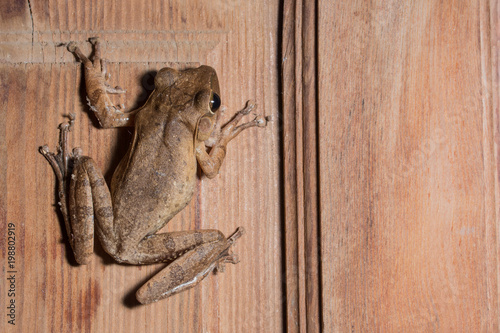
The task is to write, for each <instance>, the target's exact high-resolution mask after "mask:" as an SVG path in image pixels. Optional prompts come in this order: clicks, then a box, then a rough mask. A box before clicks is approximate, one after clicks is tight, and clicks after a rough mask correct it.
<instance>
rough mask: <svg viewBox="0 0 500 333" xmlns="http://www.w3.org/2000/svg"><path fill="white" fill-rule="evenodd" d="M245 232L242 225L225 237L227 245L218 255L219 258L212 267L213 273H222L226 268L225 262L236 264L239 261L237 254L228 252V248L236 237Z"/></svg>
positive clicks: (234, 241)
mask: <svg viewBox="0 0 500 333" xmlns="http://www.w3.org/2000/svg"><path fill="white" fill-rule="evenodd" d="M244 234H245V229H243V227H238V228H237V229H236V230H235V231H234V232H233V234H232V235H231V236H229V237H228V238H227V243H228V244H229V247H227V248H226V249H225V250H224V251H222V252H221V254H220V255H219V259H218V260H217V263H216V265H215V267H214V273H224V271H225V269H226V264H233V265H236V264H237V263H239V262H240V260H239V258H238V256H237V255H236V254H232V253H229V249H230V248H231V246H232V245H233V244H234V243H236V241H237V240H238V238H240V237H241V236H243V235H244Z"/></svg>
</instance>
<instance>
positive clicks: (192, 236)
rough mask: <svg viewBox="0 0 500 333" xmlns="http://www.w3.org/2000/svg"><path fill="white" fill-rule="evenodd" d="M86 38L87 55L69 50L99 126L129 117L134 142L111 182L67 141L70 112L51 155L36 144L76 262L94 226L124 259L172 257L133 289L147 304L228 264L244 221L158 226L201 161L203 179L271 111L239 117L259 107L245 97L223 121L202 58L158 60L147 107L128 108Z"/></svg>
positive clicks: (188, 188)
mask: <svg viewBox="0 0 500 333" xmlns="http://www.w3.org/2000/svg"><path fill="white" fill-rule="evenodd" d="M90 42H91V43H92V44H93V46H94V57H93V59H92V61H91V60H89V59H88V58H87V57H86V56H85V55H84V54H83V53H82V52H81V51H80V49H79V48H78V47H77V46H76V44H75V43H73V42H72V43H69V44H68V50H69V51H71V52H72V53H74V54H75V56H76V57H77V58H78V59H79V60H80V61H81V62H82V63H83V66H84V69H85V70H84V72H85V84H86V92H87V96H88V97H87V99H88V102H89V105H90V108H91V110H92V111H94V112H95V115H96V117H97V119H98V120H99V122H100V124H101V125H102V127H105V128H109V127H120V126H134V128H135V131H134V135H133V139H132V142H131V144H130V148H129V149H128V152H127V153H126V155H125V157H124V158H123V159H122V160H121V162H120V163H119V165H118V167H117V169H116V171H115V173H114V175H113V177H112V180H111V186H110V188H109V189H108V186H107V184H106V182H105V180H104V178H103V176H102V174H101V172H100V170H99V169H98V168H97V166H96V164H95V162H94V161H93V160H92V159H91V158H90V157H87V156H83V155H82V153H81V150H80V149H79V148H74V149H73V150H72V151H71V152H70V151H69V149H68V140H67V136H68V131H69V130H70V128H71V126H72V125H73V123H74V115H73V116H70V121H69V123H64V124H61V125H60V127H59V128H60V137H59V147H58V152H57V154H55V153H52V152H50V151H49V149H48V147H47V146H43V147H41V148H40V152H41V153H42V154H43V155H44V156H45V157H46V158H47V160H48V161H49V162H50V164H51V165H52V167H53V169H54V171H55V173H56V176H57V178H58V184H59V185H58V192H59V193H58V194H59V198H60V206H61V210H62V214H63V217H64V221H65V225H66V229H67V232H68V236H69V239H70V243H71V247H72V249H73V252H74V254H75V258H76V261H77V262H78V263H80V264H86V263H88V262H89V260H90V257H91V255H92V253H93V251H94V250H93V243H94V232H95V233H96V234H97V237H98V239H99V240H100V242H101V244H102V246H103V248H104V250H105V251H106V252H107V253H109V254H110V255H111V256H112V257H113V258H114V259H115V260H116V261H118V262H120V263H128V264H134V265H142V264H151V263H157V262H170V264H169V265H168V266H166V267H165V268H164V269H163V270H162V271H160V272H159V273H158V274H156V275H155V276H153V277H152V278H151V279H150V280H149V281H147V282H146V284H144V285H143V286H142V287H141V288H140V289H139V290H138V291H137V293H136V297H137V299H138V301H139V302H141V303H143V304H147V303H151V302H155V301H157V300H160V299H162V298H166V297H168V296H171V295H173V294H176V293H178V292H181V291H183V290H186V289H188V288H191V287H193V286H195V285H196V284H198V283H199V282H200V281H201V280H202V279H203V278H204V277H205V276H207V275H208V274H209V273H210V272H211V271H213V270H214V269H215V268H222V266H223V264H224V263H228V262H229V263H236V262H237V260H236V257H235V256H234V255H232V254H230V253H229V248H230V247H231V245H232V244H233V243H234V242H235V241H236V239H238V238H239V237H240V236H241V234H242V229H241V228H238V229H237V230H236V231H235V233H234V234H233V235H231V236H230V237H227V238H226V237H225V236H224V235H223V234H222V233H221V232H220V231H218V230H195V231H179V232H168V233H159V232H158V231H159V230H160V229H161V228H162V227H163V226H165V225H166V224H167V223H168V221H169V220H170V219H172V217H173V216H174V215H176V214H177V213H178V212H179V211H180V210H182V209H183V208H184V207H185V206H186V205H187V204H188V203H189V201H190V200H191V198H192V196H193V192H194V189H195V183H196V178H197V165H198V164H199V165H200V167H201V169H202V171H203V173H204V174H205V175H206V176H207V177H208V178H213V177H215V176H216V175H217V173H218V170H219V168H220V166H221V164H222V161H223V160H224V157H225V155H226V146H227V144H228V143H229V141H231V140H232V139H233V138H234V137H235V136H237V135H238V134H239V133H240V132H241V131H243V130H244V129H247V128H250V127H254V126H257V127H265V126H266V124H267V122H268V121H269V120H270V119H269V118H265V117H263V116H256V117H255V118H254V119H253V120H251V121H249V122H246V123H243V124H240V125H238V123H239V121H240V120H241V118H242V117H243V116H245V115H247V114H249V113H250V111H251V110H252V109H254V108H255V105H254V104H253V103H251V102H248V103H247V106H246V107H245V108H244V109H243V110H241V111H239V112H238V113H236V115H235V116H234V117H233V118H232V120H230V121H229V122H228V123H227V124H225V125H224V126H222V127H221V126H220V124H219V122H220V119H221V118H220V106H221V100H220V97H219V96H220V92H219V82H218V79H217V74H216V73H215V70H214V69H213V68H211V67H208V66H201V67H198V68H194V69H187V70H182V71H177V70H175V69H172V68H163V69H161V70H160V71H158V73H157V75H156V77H155V80H154V81H155V89H154V91H153V92H152V93H151V95H150V97H149V99H148V100H147V101H146V103H145V104H144V106H142V107H140V108H138V109H136V110H133V111H130V112H125V111H124V110H123V108H122V107H118V106H115V105H114V104H113V103H112V101H111V99H110V98H109V95H108V94H112V93H123V92H124V91H123V90H122V89H121V88H119V87H115V88H112V87H111V86H109V85H108V83H107V81H108V78H109V75H108V73H107V71H106V62H105V61H104V60H103V59H101V50H100V42H99V40H98V38H91V39H90ZM207 146H211V149H210V150H209V152H208V151H207V149H208V148H207ZM219 266H221V267H219Z"/></svg>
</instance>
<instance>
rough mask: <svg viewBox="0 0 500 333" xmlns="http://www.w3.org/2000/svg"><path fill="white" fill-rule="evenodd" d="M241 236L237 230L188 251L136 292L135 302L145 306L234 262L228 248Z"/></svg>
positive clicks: (185, 287)
mask: <svg viewBox="0 0 500 333" xmlns="http://www.w3.org/2000/svg"><path fill="white" fill-rule="evenodd" d="M241 235H243V228H238V229H236V231H235V232H234V233H233V234H232V235H231V236H230V237H228V238H227V239H223V240H221V241H216V242H210V243H204V244H201V245H199V246H197V247H196V248H194V249H192V250H190V251H188V252H187V253H185V254H184V255H182V256H181V257H179V258H178V259H176V260H175V261H173V262H172V263H171V264H170V265H168V266H167V267H165V268H164V269H163V270H162V271H160V272H159V273H158V274H156V275H155V276H153V277H152V278H151V279H150V280H149V281H148V282H146V284H144V285H143V286H142V287H141V288H139V290H137V293H136V297H137V300H138V301H139V302H140V303H142V304H149V303H153V302H156V301H159V300H160V299H163V298H167V297H169V296H172V295H175V294H177V293H179V292H181V291H184V290H187V289H190V288H192V287H194V286H196V285H197V284H198V283H200V282H201V281H202V280H203V279H204V278H205V277H206V276H207V275H208V274H209V273H210V272H212V271H217V272H223V271H224V266H225V264H226V263H231V264H236V263H238V257H237V256H236V255H233V254H230V253H229V248H230V247H231V246H232V245H233V244H234V243H235V242H236V240H237V239H238V238H240V237H241Z"/></svg>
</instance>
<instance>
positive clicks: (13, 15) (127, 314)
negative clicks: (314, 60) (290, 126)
mask: <svg viewBox="0 0 500 333" xmlns="http://www.w3.org/2000/svg"><path fill="white" fill-rule="evenodd" d="M0 8H1V9H0V12H1V16H2V19H1V20H0V26H1V28H0V36H1V37H0V59H1V62H2V63H1V64H0V66H1V70H0V73H1V84H2V94H1V96H2V98H1V108H0V114H1V118H2V121H1V122H0V124H1V125H0V138H1V144H0V147H1V149H0V152H1V153H0V154H1V155H0V156H1V157H0V159H1V163H0V165H1V168H2V172H1V173H0V174H1V179H0V186H1V189H0V203H1V204H0V207H1V209H0V219H1V221H2V226H7V224H12V225H13V226H15V235H16V244H15V246H16V252H15V264H14V266H13V268H12V269H8V267H6V266H5V265H6V263H7V255H8V253H7V251H6V244H7V235H6V231H5V232H2V235H1V239H2V242H1V244H2V247H1V251H2V254H3V255H4V256H3V258H5V260H6V261H4V266H3V271H2V273H1V274H0V275H1V280H2V281H3V282H2V283H1V284H0V290H1V297H0V299H1V300H2V306H1V308H2V310H1V311H0V313H1V317H2V319H1V320H0V331H2V332H245V331H247V332H248V331H250V332H252V331H254V332H255V331H261V332H265V331H267V332H274V331H280V330H281V328H282V322H283V320H282V309H283V306H282V280H281V276H282V270H283V268H282V265H281V251H280V232H281V231H280V223H281V218H280V214H281V213H280V199H279V195H280V182H279V179H280V177H279V174H280V172H279V163H280V159H279V156H280V146H279V126H278V125H279V122H278V121H274V122H272V123H270V124H269V126H268V127H267V128H266V129H251V130H248V131H247V133H244V135H241V136H240V137H238V138H237V139H236V140H235V141H233V142H231V143H230V144H229V146H228V154H227V158H226V160H225V162H224V165H223V167H222V169H221V171H220V175H219V176H217V177H216V178H215V179H214V180H208V179H207V178H204V177H201V178H200V179H199V181H198V186H197V194H196V195H195V197H194V199H193V200H192V202H191V204H190V205H189V206H188V207H187V208H185V209H184V210H183V211H182V213H180V214H179V215H178V216H176V217H175V218H174V219H173V220H172V221H171V222H170V223H169V224H168V226H167V228H166V230H192V229H201V228H205V229H206V228H217V229H220V230H221V231H222V232H224V233H225V234H226V235H229V234H230V233H232V232H233V231H234V229H235V228H236V227H238V226H243V227H244V228H245V229H246V234H245V235H244V236H243V238H242V239H240V240H239V241H238V244H237V245H236V247H235V248H234V253H236V254H238V255H239V258H240V260H241V262H240V263H239V264H237V265H235V266H233V265H227V267H226V270H225V272H224V273H221V274H217V275H210V276H209V277H207V278H206V279H205V281H203V283H202V284H201V285H200V286H198V287H196V288H194V289H192V290H189V291H187V292H184V293H182V294H179V295H176V296H173V297H171V298H170V299H168V300H163V301H160V302H158V303H155V304H152V305H148V306H140V305H138V304H137V302H136V301H135V297H134V293H135V290H137V288H138V287H139V286H140V285H141V284H143V283H144V282H145V281H146V280H147V279H148V278H149V277H151V276H152V275H153V274H154V273H156V272H157V271H159V270H160V269H161V268H162V267H163V266H164V265H150V266H142V267H138V266H130V265H118V264H116V263H115V262H114V261H113V260H112V259H111V258H110V257H109V256H108V255H107V254H106V253H104V252H103V250H102V248H101V247H100V246H99V245H98V244H96V254H95V256H94V257H93V259H92V261H91V263H90V264H89V265H86V266H79V265H76V264H75V262H74V259H73V255H72V253H71V249H70V248H69V246H68V241H67V237H66V235H65V231H64V229H63V227H62V220H61V216H60V214H59V213H58V209H57V205H56V202H57V199H56V194H55V176H54V173H53V171H52V170H51V168H50V166H49V164H48V163H47V161H45V159H44V158H43V156H42V155H40V154H39V153H38V147H39V146H41V145H43V144H48V145H49V147H50V148H51V149H54V148H55V145H56V143H57V138H58V130H57V126H58V124H59V123H61V122H63V121H64V120H65V117H64V116H65V115H67V114H68V113H70V112H73V113H76V115H77V119H76V124H75V126H74V129H73V130H72V131H71V133H70V140H71V144H72V145H74V146H79V147H81V148H82V149H83V152H84V154H86V155H89V156H91V157H92V158H93V159H95V161H96V163H97V164H98V165H99V166H100V167H101V168H102V170H103V172H104V174H105V177H106V178H107V180H108V181H109V179H110V177H111V175H112V172H113V170H114V168H115V167H116V165H117V163H118V161H119V160H120V158H121V157H122V156H123V154H124V153H125V150H126V149H127V147H128V145H129V140H130V136H131V132H130V130H129V129H119V130H116V129H112V130H103V129H100V128H99V127H98V126H97V123H96V119H95V117H94V115H92V112H89V111H88V107H87V106H86V101H85V93H84V87H83V85H82V65H81V64H80V63H79V62H77V61H76V59H75V57H74V56H73V55H72V54H71V53H69V52H68V51H67V50H66V47H65V44H66V43H67V42H69V41H76V42H78V44H79V45H80V47H81V48H82V51H83V52H84V53H86V54H89V53H90V52H91V47H90V44H89V43H88V42H87V39H88V38H89V37H92V36H96V35H97V36H100V38H101V39H102V41H103V47H104V50H103V53H104V54H103V55H104V57H105V58H107V59H108V61H109V65H108V67H109V71H110V73H111V75H112V78H111V81H112V84H116V85H120V86H122V87H123V88H126V89H127V93H126V95H125V96H121V97H117V99H116V101H117V102H118V103H125V106H126V108H127V109H131V108H133V107H137V106H139V105H141V104H142V103H144V101H145V98H146V97H147V95H148V93H149V92H150V91H151V89H152V78H153V75H154V73H155V71H157V70H158V69H160V68H162V67H165V66H171V67H175V68H185V67H195V66H198V65H200V64H206V65H210V66H212V67H214V68H215V69H216V70H217V72H218V75H219V81H220V85H221V91H222V99H223V103H224V105H226V106H227V111H226V115H227V116H228V117H229V116H231V115H232V114H233V112H235V111H236V110H239V109H241V108H243V106H244V105H245V103H246V101H247V100H248V99H254V100H255V101H256V102H257V103H258V104H259V108H258V110H257V111H256V112H259V113H262V114H265V115H266V116H272V115H277V114H278V96H279V95H278V91H279V90H278V82H279V80H278V78H279V77H278V70H277V68H278V65H277V56H276V54H277V50H278V43H277V36H278V14H279V8H278V1H251V2H249V1H237V0H227V1H185V0H182V1H176V0H174V1H160V0H157V1H135V0H131V1H113V2H111V1H21V2H19V1H17V2H12V1H2V2H1V5H0ZM249 117H250V118H251V116H249ZM275 118H276V119H278V117H275ZM2 230H5V229H2ZM8 271H15V272H16V273H9V272H8ZM10 274H14V275H15V283H14V284H13V287H14V289H15V296H9V295H8V291H9V288H10V283H7V282H5V281H6V278H7V277H9V276H10ZM4 282H5V283H4ZM11 299H12V300H14V301H15V315H16V317H15V326H14V325H11V324H9V323H8V320H7V319H9V318H8V317H7V316H6V315H7V314H8V313H9V311H10V309H7V305H8V302H10V300H11Z"/></svg>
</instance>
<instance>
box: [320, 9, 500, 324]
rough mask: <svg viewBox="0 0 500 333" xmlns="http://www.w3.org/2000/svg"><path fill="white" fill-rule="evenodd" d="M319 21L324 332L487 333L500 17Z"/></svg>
mask: <svg viewBox="0 0 500 333" xmlns="http://www.w3.org/2000/svg"><path fill="white" fill-rule="evenodd" d="M492 7H493V8H496V7H495V6H492ZM318 13H319V26H318V40H319V49H318V50H319V51H318V52H319V65H318V69H319V82H320V83H319V96H318V98H319V138H320V143H319V144H320V155H319V161H320V197H321V198H320V206H321V230H322V231H321V245H322V251H321V256H322V283H323V286H322V288H323V289H322V293H323V295H322V296H323V298H322V300H323V311H324V313H323V319H324V328H325V329H327V330H332V331H347V330H351V331H395V332H398V331H412V332H418V331H422V332H427V331H430V330H437V331H444V332H450V331H454V332H458V331H497V330H498V328H499V322H498V318H499V312H498V311H499V310H498V276H499V275H498V234H497V233H498V231H497V229H498V217H497V216H496V209H495V208H494V204H495V200H496V199H495V193H496V192H495V191H496V184H495V181H494V179H495V178H494V175H495V172H496V167H495V165H494V163H493V162H494V153H493V152H494V151H493V147H494V137H493V134H492V133H493V119H494V118H493V114H494V110H493V108H492V104H491V99H492V96H493V95H497V94H498V91H492V90H491V87H492V81H491V80H492V76H491V73H490V72H491V69H492V67H491V58H490V53H491V49H492V45H491V42H492V40H493V41H496V39H495V38H490V31H491V29H493V31H496V30H495V28H494V26H493V28H492V24H493V23H492V22H496V20H493V19H492V17H495V16H496V15H497V13H496V12H495V11H492V10H491V8H490V4H489V3H488V2H486V1H472V2H467V3H464V2H457V1H452V2H450V1H449V2H437V1H435V2H425V1H417V2H399V1H390V2H382V1H379V2H366V1H355V2H336V3H332V2H328V1H320V2H319V11H318Z"/></svg>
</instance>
